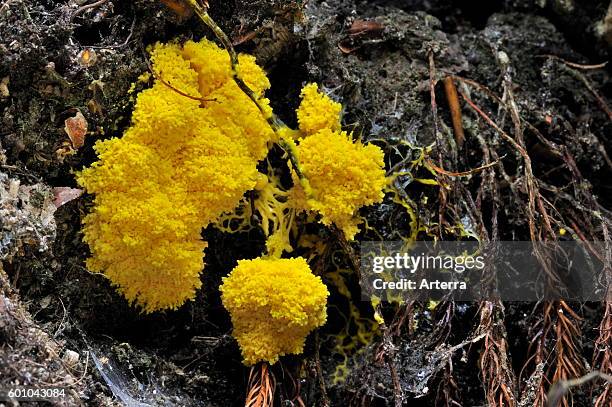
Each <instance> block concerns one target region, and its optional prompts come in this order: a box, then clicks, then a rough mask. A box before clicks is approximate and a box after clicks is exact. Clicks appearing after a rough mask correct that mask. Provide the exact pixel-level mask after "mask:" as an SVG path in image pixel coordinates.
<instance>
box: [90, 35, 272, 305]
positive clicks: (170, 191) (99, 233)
mask: <svg viewBox="0 0 612 407" xmlns="http://www.w3.org/2000/svg"><path fill="white" fill-rule="evenodd" d="M151 61H152V65H153V71H154V74H155V77H156V80H155V82H154V84H153V86H152V87H151V88H150V89H147V90H145V91H143V92H141V93H140V94H139V95H138V99H137V102H136V107H135V111H134V113H133V117H132V125H131V126H130V128H128V129H127V131H126V132H125V134H124V135H123V137H121V138H113V139H110V140H105V141H99V142H98V143H96V146H95V150H96V152H97V153H98V158H99V160H98V161H97V162H95V163H94V164H93V165H92V166H91V167H89V168H86V169H85V170H83V171H82V172H81V173H80V174H78V182H79V184H80V185H81V186H83V187H84V188H85V189H86V190H87V192H89V193H92V194H95V199H94V206H93V210H92V212H91V213H90V214H88V215H87V216H86V217H85V219H84V229H83V231H84V240H85V241H86V242H87V243H88V244H89V247H90V250H91V258H90V259H89V260H88V262H87V266H88V268H89V269H90V270H92V271H95V272H102V273H104V274H105V275H106V276H107V277H108V278H109V279H110V280H111V282H112V283H113V284H114V285H115V286H117V287H118V290H119V291H120V292H121V293H122V294H123V295H124V296H125V297H126V298H127V299H128V300H129V301H130V302H134V303H136V304H138V305H140V306H141V307H142V309H143V310H144V311H145V312H152V311H155V310H160V309H166V308H177V307H178V306H180V305H182V304H183V303H184V302H185V301H186V300H188V299H191V298H193V297H194V296H195V292H196V289H198V288H199V287H200V278H199V274H200V272H201V271H202V269H203V267H204V264H203V251H204V249H205V247H206V243H205V242H204V241H202V240H201V238H200V233H201V230H202V228H203V227H205V226H206V225H207V224H209V223H210V222H212V221H214V220H215V219H216V218H218V217H219V216H220V215H221V214H222V213H224V212H228V211H232V210H233V209H234V208H235V207H236V205H237V204H238V202H239V201H240V199H241V198H242V197H243V194H244V193H245V192H246V191H248V190H250V189H252V188H253V187H254V186H255V183H256V180H257V177H258V172H257V169H256V166H257V162H258V161H259V160H261V159H262V158H264V157H265V155H266V153H267V151H268V147H269V143H270V142H271V141H272V140H273V139H274V132H273V131H272V129H271V128H270V126H269V125H268V123H267V121H266V118H265V117H264V116H262V114H261V112H260V111H259V109H258V108H257V106H256V105H255V104H254V103H253V102H252V101H251V100H250V99H249V98H248V96H246V95H245V94H244V93H243V91H242V90H240V88H239V87H238V86H237V85H236V83H235V82H234V81H233V79H232V77H231V67H230V61H229V55H228V53H227V52H226V51H224V50H222V49H220V48H219V47H217V45H215V44H214V43H212V42H210V41H207V40H202V41H200V42H193V41H189V42H187V43H186V44H185V45H184V46H180V45H178V44H157V45H155V46H154V47H152V49H151ZM239 61H240V74H241V76H242V78H243V79H244V80H245V82H246V83H247V84H248V85H249V86H251V87H252V89H253V90H254V91H255V92H256V94H257V95H258V96H259V97H260V104H261V105H262V106H264V108H266V109H269V111H270V112H271V109H270V108H269V103H268V100H267V99H265V98H264V97H263V94H264V92H265V90H266V89H268V88H269V86H270V83H269V81H268V79H267V77H266V75H265V73H264V72H263V70H262V69H261V68H260V67H258V66H257V64H256V63H255V59H254V58H253V57H251V56H247V55H241V56H240V57H239ZM162 80H163V81H162ZM164 82H165V84H164ZM168 85H169V86H168ZM181 93H182V94H181ZM185 95H189V97H186V96H185Z"/></svg>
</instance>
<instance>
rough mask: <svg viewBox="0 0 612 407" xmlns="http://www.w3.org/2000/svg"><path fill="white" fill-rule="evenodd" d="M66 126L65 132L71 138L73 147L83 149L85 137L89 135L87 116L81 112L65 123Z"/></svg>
mask: <svg viewBox="0 0 612 407" xmlns="http://www.w3.org/2000/svg"><path fill="white" fill-rule="evenodd" d="M64 125H65V127H64V130H65V131H66V134H68V137H70V141H71V142H72V147H74V148H75V149H78V148H80V147H82V146H83V144H84V143H85V135H86V134H87V120H85V116H83V114H82V113H81V112H77V114H76V115H75V116H74V117H69V118H67V119H66V120H65V121H64Z"/></svg>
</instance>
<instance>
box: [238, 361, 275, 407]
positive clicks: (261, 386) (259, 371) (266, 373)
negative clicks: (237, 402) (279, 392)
mask: <svg viewBox="0 0 612 407" xmlns="http://www.w3.org/2000/svg"><path fill="white" fill-rule="evenodd" d="M275 387H276V381H275V379H274V375H272V372H270V367H269V366H268V364H267V363H260V364H259V365H256V366H253V367H252V368H251V372H250V373H249V384H248V389H249V390H248V391H247V396H246V401H245V404H244V405H245V407H272V405H273V404H274V389H275Z"/></svg>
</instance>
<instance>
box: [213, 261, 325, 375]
mask: <svg viewBox="0 0 612 407" xmlns="http://www.w3.org/2000/svg"><path fill="white" fill-rule="evenodd" d="M328 296H329V292H328V291H327V288H326V287H325V284H323V282H322V281H321V278H320V277H316V276H314V275H313V274H312V272H311V270H310V267H309V266H308V263H306V260H305V259H303V258H301V257H298V258H294V259H272V258H258V259H255V260H241V261H239V262H238V265H237V266H236V268H234V270H232V272H231V273H230V275H229V276H228V277H225V278H224V279H223V285H222V286H221V298H222V300H223V306H224V307H225V308H226V309H227V310H228V311H229V313H230V315H231V317H232V324H233V326H234V330H233V336H234V337H235V338H236V340H237V341H238V345H240V349H241V351H242V357H243V362H244V364H246V365H253V364H255V363H257V362H261V361H265V362H268V363H270V364H274V363H276V361H277V360H278V358H279V357H280V356H283V355H286V354H300V353H302V351H303V350H304V342H305V340H306V336H307V335H308V333H310V332H311V331H312V330H314V329H316V328H318V327H320V326H322V325H323V324H324V323H325V320H326V318H327V313H326V304H327V297H328Z"/></svg>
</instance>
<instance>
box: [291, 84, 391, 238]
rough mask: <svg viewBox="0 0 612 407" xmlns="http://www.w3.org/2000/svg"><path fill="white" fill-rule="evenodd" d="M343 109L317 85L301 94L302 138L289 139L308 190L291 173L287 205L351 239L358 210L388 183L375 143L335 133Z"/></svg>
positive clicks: (376, 199) (380, 194) (377, 199)
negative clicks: (310, 213)
mask: <svg viewBox="0 0 612 407" xmlns="http://www.w3.org/2000/svg"><path fill="white" fill-rule="evenodd" d="M341 110H342V106H341V105H340V104H339V103H336V102H334V101H332V100H331V99H330V98H329V97H327V96H326V95H324V94H322V93H320V92H319V90H318V87H317V85H316V84H309V85H306V86H305V87H304V89H303V90H302V103H301V105H300V107H299V108H298V111H297V115H298V121H299V124H300V131H301V132H302V134H303V135H306V136H307V137H304V138H302V139H299V140H296V142H297V146H296V144H295V143H293V142H292V141H288V144H290V145H291V146H293V153H294V154H295V155H296V156H297V161H298V162H299V167H300V168H299V171H300V172H301V174H302V175H303V177H304V178H305V179H306V180H307V181H308V187H309V189H310V190H308V191H306V190H305V189H304V186H303V184H304V182H303V181H302V180H300V179H298V177H297V173H296V172H294V173H293V179H294V184H295V187H294V188H293V189H292V190H291V192H290V194H291V202H292V203H293V205H294V207H295V208H296V209H298V210H302V211H305V210H308V211H313V212H317V213H319V214H320V215H321V222H322V223H323V224H324V225H327V226H330V225H331V224H334V225H336V226H337V227H338V228H339V229H340V230H341V231H342V232H343V233H344V235H345V237H346V238H347V239H348V240H352V239H353V238H354V237H355V234H357V232H358V230H359V229H358V225H359V224H360V223H361V222H360V220H359V218H358V217H357V211H358V210H359V208H361V207H363V206H366V205H372V204H374V203H377V202H381V201H382V199H383V197H384V193H383V189H384V187H385V185H386V184H387V179H386V176H385V171H384V153H383V151H382V150H381V149H380V148H379V147H377V146H375V145H364V144H362V143H361V142H359V141H356V142H354V141H353V140H352V137H351V135H350V134H347V133H345V132H343V131H341V130H340V111H341Z"/></svg>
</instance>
